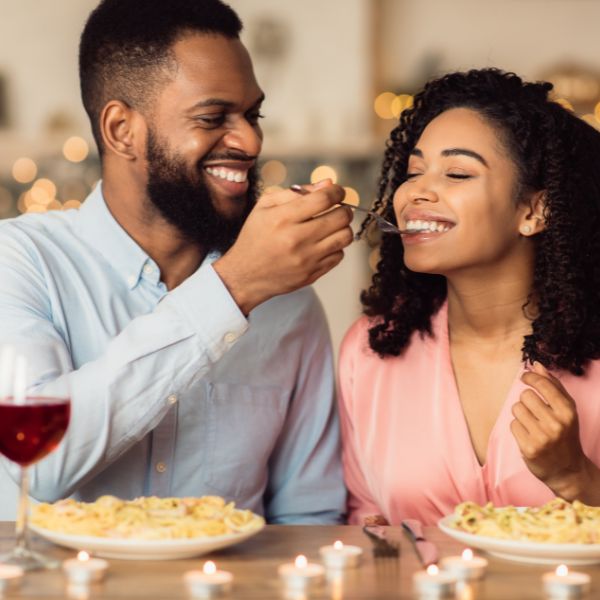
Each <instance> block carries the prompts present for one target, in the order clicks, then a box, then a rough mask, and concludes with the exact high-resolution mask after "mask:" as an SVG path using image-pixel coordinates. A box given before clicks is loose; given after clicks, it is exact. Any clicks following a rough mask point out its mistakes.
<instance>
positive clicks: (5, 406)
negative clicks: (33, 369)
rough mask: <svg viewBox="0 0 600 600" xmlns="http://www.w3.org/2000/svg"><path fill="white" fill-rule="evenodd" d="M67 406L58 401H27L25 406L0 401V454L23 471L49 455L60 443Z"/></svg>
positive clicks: (68, 414)
mask: <svg viewBox="0 0 600 600" xmlns="http://www.w3.org/2000/svg"><path fill="white" fill-rule="evenodd" d="M70 414H71V403H70V402H69V401H68V400H65V399H62V398H27V404H12V403H8V402H3V401H2V400H0V453H2V454H4V456H6V458H8V459H9V460H12V461H13V462H16V463H18V464H20V465H21V466H22V467H27V466H29V465H31V464H33V463H34V462H37V461H38V460H40V459H41V458H44V456H46V455H47V454H49V453H50V452H52V450H54V448H56V446H58V443H59V442H60V440H61V439H62V437H63V435H64V433H65V431H66V429H67V425H68V424H69V417H70Z"/></svg>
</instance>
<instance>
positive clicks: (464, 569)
mask: <svg viewBox="0 0 600 600" xmlns="http://www.w3.org/2000/svg"><path fill="white" fill-rule="evenodd" d="M441 565H442V569H444V571H449V572H450V573H452V574H453V575H454V576H455V577H456V578H457V579H462V580H467V581H471V580H473V579H481V578H482V577H483V576H484V575H485V570H486V568H487V566H488V561H487V560H486V559H485V558H483V557H481V556H474V555H473V551H472V550H471V549H470V548H466V549H465V550H464V551H463V553H462V556H446V557H445V558H443V559H442V562H441Z"/></svg>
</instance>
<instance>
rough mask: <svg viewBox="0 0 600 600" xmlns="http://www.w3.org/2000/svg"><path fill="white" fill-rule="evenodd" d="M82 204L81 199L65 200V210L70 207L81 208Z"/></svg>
mask: <svg viewBox="0 0 600 600" xmlns="http://www.w3.org/2000/svg"><path fill="white" fill-rule="evenodd" d="M80 206H81V202H80V201H79V200H66V201H65V202H63V205H62V207H63V210H68V209H69V208H79V207H80Z"/></svg>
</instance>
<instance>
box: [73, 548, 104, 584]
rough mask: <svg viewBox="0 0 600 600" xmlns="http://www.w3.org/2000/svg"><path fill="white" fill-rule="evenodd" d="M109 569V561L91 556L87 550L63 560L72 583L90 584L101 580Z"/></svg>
mask: <svg viewBox="0 0 600 600" xmlns="http://www.w3.org/2000/svg"><path fill="white" fill-rule="evenodd" d="M106 569H108V563H107V562H106V561H105V560H103V559H101V558H90V555H89V554H88V553H87V552H83V551H81V552H79V553H78V554H77V558H69V559H67V560H65V561H64V562H63V571H64V572H65V574H66V575H67V578H68V579H69V582H70V583H74V584H88V583H95V582H97V581H101V580H102V578H103V577H104V575H105V573H106Z"/></svg>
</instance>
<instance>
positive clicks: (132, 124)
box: [100, 100, 145, 160]
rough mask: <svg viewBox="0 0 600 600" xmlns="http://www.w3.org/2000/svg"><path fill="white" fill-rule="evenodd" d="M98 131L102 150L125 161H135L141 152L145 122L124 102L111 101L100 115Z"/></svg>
mask: <svg viewBox="0 0 600 600" xmlns="http://www.w3.org/2000/svg"><path fill="white" fill-rule="evenodd" d="M100 131H101V133H102V140H103V142H104V148H105V149H106V151H107V152H110V153H112V154H116V155H117V156H120V157H121V158H124V159H125V160H136V159H138V158H140V156H141V154H140V152H142V151H143V150H142V141H143V140H144V139H145V121H144V118H143V117H142V115H141V114H140V113H139V112H137V111H136V110H134V109H132V108H131V107H130V106H128V105H127V104H126V103H125V102H122V101H120V100H111V101H110V102H108V103H107V104H106V106H105V107H104V109H103V110H102V113H101V115H100Z"/></svg>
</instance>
